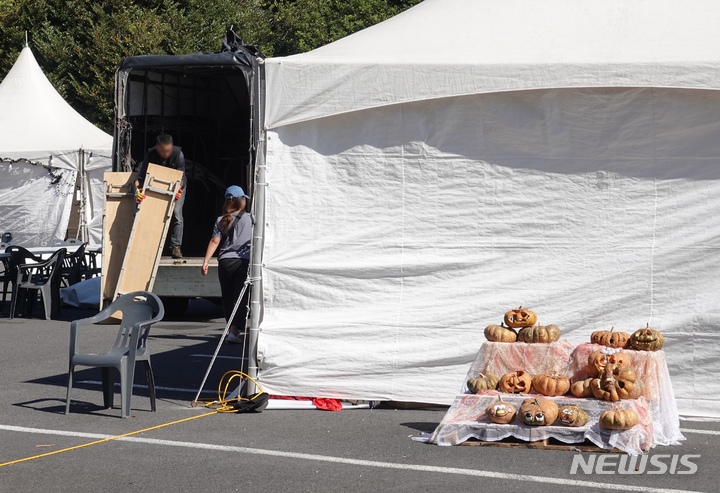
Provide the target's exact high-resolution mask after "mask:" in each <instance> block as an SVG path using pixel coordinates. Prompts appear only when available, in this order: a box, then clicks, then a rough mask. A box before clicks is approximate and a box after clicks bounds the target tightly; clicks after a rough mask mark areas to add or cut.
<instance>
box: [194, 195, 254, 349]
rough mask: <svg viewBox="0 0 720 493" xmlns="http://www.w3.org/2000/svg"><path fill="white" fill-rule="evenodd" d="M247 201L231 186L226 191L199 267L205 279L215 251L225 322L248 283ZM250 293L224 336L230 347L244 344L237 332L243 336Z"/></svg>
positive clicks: (249, 235)
mask: <svg viewBox="0 0 720 493" xmlns="http://www.w3.org/2000/svg"><path fill="white" fill-rule="evenodd" d="M249 198H250V197H248V196H247V195H246V194H245V192H244V191H243V189H242V188H240V187H238V186H237V185H233V186H231V187H229V188H228V189H227V190H226V191H225V204H224V206H223V215H222V216H220V217H218V218H217V221H215V228H214V229H213V233H212V238H210V243H208V246H207V251H206V252H205V260H204V261H203V265H202V275H203V276H206V275H207V273H208V262H210V259H211V258H212V256H213V254H214V253H215V251H216V250H218V278H219V279H220V291H221V292H222V304H223V311H224V312H225V320H226V321H228V322H229V321H230V315H232V311H233V308H234V307H235V302H236V301H237V299H238V296H240V292H241V291H242V288H243V285H244V284H245V280H246V279H247V275H248V266H249V265H250V240H251V239H252V218H251V217H250V214H248V213H246V212H245V207H246V206H247V199H249ZM249 293H250V290H249V289H248V290H246V291H245V296H244V297H243V301H242V303H240V306H239V307H238V310H237V312H236V313H235V317H234V318H233V320H232V322H231V324H230V333H229V334H228V336H227V341H228V342H230V343H239V342H242V340H243V337H242V336H241V335H240V329H242V333H243V334H244V333H245V319H246V318H247V305H248V303H247V300H248V295H249Z"/></svg>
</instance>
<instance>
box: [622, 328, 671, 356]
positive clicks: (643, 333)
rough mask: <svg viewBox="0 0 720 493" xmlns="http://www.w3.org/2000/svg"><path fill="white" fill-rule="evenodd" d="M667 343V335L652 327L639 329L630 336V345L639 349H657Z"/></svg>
mask: <svg viewBox="0 0 720 493" xmlns="http://www.w3.org/2000/svg"><path fill="white" fill-rule="evenodd" d="M664 344H665V337H663V335H662V334H661V333H660V332H658V331H657V330H655V329H653V328H651V327H650V324H647V327H645V328H644V329H638V330H636V331H635V332H633V335H632V336H630V345H631V346H632V347H633V349H636V350H638V351H657V350H659V349H662V347H663V345H664Z"/></svg>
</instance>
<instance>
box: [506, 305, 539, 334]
mask: <svg viewBox="0 0 720 493" xmlns="http://www.w3.org/2000/svg"><path fill="white" fill-rule="evenodd" d="M535 323H537V314H536V313H535V312H534V311H532V310H528V309H527V308H523V307H522V306H521V307H520V308H518V309H517V310H510V311H509V312H507V313H505V325H507V326H508V327H512V328H513V329H520V328H522V327H531V326H533V325H535Z"/></svg>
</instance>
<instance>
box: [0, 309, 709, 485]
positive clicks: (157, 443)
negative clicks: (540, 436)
mask: <svg viewBox="0 0 720 493" xmlns="http://www.w3.org/2000/svg"><path fill="white" fill-rule="evenodd" d="M6 308H7V307H6ZM90 314H91V312H83V311H80V310H65V311H64V312H63V318H65V319H66V320H71V319H73V318H82V317H84V316H88V315H90ZM219 317H220V313H219V312H218V310H217V308H216V307H214V306H213V305H211V304H209V303H204V302H203V303H201V302H194V303H193V309H192V313H191V315H190V316H189V317H185V319H184V320H182V321H181V320H175V321H172V320H171V321H164V322H162V323H160V324H157V325H156V326H155V327H154V328H153V330H152V332H151V336H150V342H149V344H150V347H151V349H152V351H153V367H154V368H155V372H156V376H155V379H156V385H157V386H159V387H160V389H159V390H158V411H157V412H156V413H152V412H150V402H149V399H148V394H147V391H146V389H144V388H143V387H142V385H144V384H145V381H144V373H143V372H141V371H138V372H137V374H136V375H137V376H136V384H137V385H138V386H139V387H138V388H137V389H136V392H135V395H134V397H133V401H132V417H131V418H129V419H121V418H120V417H119V416H120V409H119V404H120V402H119V401H120V398H119V395H116V398H115V406H116V407H115V408H114V409H109V410H108V409H102V405H101V404H102V393H101V392H100V387H99V385H97V384H96V383H93V382H96V381H98V380H99V379H100V375H99V371H98V370H93V369H86V370H80V371H79V372H77V373H76V382H85V383H79V384H78V385H77V386H76V388H75V390H74V393H73V405H72V408H71V414H69V415H65V414H64V408H65V401H64V399H65V385H66V378H67V376H66V371H67V359H68V352H67V347H68V338H69V323H68V322H67V321H44V320H37V319H32V320H28V319H14V320H8V319H7V318H0V337H1V338H2V339H1V340H2V343H1V344H0V389H2V392H1V393H0V395H1V396H2V399H1V400H0V463H6V462H10V461H14V460H17V459H22V458H26V457H32V456H36V455H39V454H45V453H49V452H53V451H57V450H61V449H64V448H68V447H74V446H78V445H83V444H86V443H90V442H93V441H97V440H100V439H103V438H105V437H111V436H116V435H120V434H125V433H129V432H133V431H136V430H142V429H146V428H149V427H153V426H156V425H160V424H164V423H168V422H172V421H175V420H181V419H184V418H190V417H198V416H201V415H202V414H204V413H206V412H207V411H206V410H205V409H202V408H192V407H190V405H189V403H190V401H191V400H192V398H193V397H194V394H193V392H192V391H193V390H196V389H197V387H198V385H199V384H200V381H201V379H202V376H203V373H204V371H205V369H206V367H207V364H208V362H209V358H208V356H209V355H211V354H212V352H213V350H214V349H215V346H216V344H217V340H218V338H219V337H220V334H221V332H222V321H221V320H220V318H219ZM115 330H116V328H115V327H113V326H99V327H95V328H92V329H91V330H89V331H88V332H87V333H85V334H84V336H85V337H84V339H83V341H84V343H85V345H84V346H83V349H88V350H93V349H102V348H103V347H108V346H109V345H110V344H111V342H112V340H113V338H114V334H115ZM239 352H240V347H239V346H225V347H223V349H222V350H221V353H220V355H221V356H223V358H221V359H219V360H218V362H217V364H216V367H215V369H214V370H213V372H212V374H211V376H210V379H209V382H212V385H211V386H214V385H215V383H216V382H217V380H218V379H219V377H220V375H221V374H222V373H224V371H226V370H230V369H234V367H236V366H237V364H238V360H237V359H232V358H235V357H237V356H239ZM206 396H208V397H209V396H210V395H209V394H206ZM443 415H444V410H442V409H426V410H423V409H415V410H408V409H390V408H384V409H372V410H361V409H354V410H344V411H341V412H336V413H332V412H322V411H309V410H301V411H281V410H275V411H272V410H267V411H265V412H263V413H261V414H244V415H236V414H212V415H208V416H202V417H198V418H197V419H194V420H191V421H186V422H183V423H179V424H175V425H172V426H168V427H164V428H160V429H156V430H152V431H147V432H145V433H142V434H138V435H133V436H131V437H128V438H125V439H122V440H113V441H107V442H102V443H98V444H95V445H91V446H88V447H83V448H78V449H75V450H70V451H66V452H61V453H59V454H56V455H51V456H47V457H42V458H37V459H33V460H29V461H25V462H20V463H16V464H11V465H7V466H3V467H0V492H25V491H29V492H35V491H43V492H45V491H53V492H64V491H78V492H85V491H87V492H121V491H129V490H132V491H140V492H144V491H148V492H169V491H173V492H185V491H267V492H291V491H292V492H294V491H312V492H325V491H327V492H333V493H337V492H341V491H353V492H354V491H362V492H364V491H373V492H386V491H388V492H390V491H403V492H404V491H441V492H444V491H457V492H465V491H468V492H469V491H473V492H477V491H481V492H486V491H487V492H508V493H509V492H524V493H525V492H527V491H536V492H545V491H552V492H553V493H565V492H567V493H571V492H572V493H577V492H579V491H580V492H581V491H589V492H591V491H648V492H658V493H667V492H668V491H702V492H718V491H720V481H719V480H720V474H719V469H718V468H716V465H715V464H716V461H717V460H718V458H720V424H719V423H717V422H701V421H683V422H682V423H681V427H682V428H683V430H693V431H685V436H686V437H687V440H686V441H685V442H683V444H682V445H680V446H673V447H657V448H655V449H653V450H652V452H651V456H655V455H659V454H694V455H699V456H700V457H699V458H693V459H692V461H693V462H694V463H696V464H697V466H698V471H697V473H696V474H693V475H677V474H669V473H666V474H647V473H645V474H641V475H631V476H628V475H617V474H615V475H612V474H605V475H599V474H584V473H583V472H582V471H579V473H578V474H575V475H572V474H570V469H571V464H572V461H573V457H574V456H575V455H576V453H574V452H570V451H555V450H531V449H510V448H499V447H438V446H434V445H427V444H423V443H418V442H415V441H412V440H411V438H410V437H411V436H418V435H420V433H422V432H431V431H432V430H433V429H434V428H435V426H436V425H437V423H438V422H439V421H440V420H441V419H442V417H443ZM664 462H666V463H668V464H669V463H670V459H664Z"/></svg>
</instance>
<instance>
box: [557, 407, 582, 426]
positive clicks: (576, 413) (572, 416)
mask: <svg viewBox="0 0 720 493" xmlns="http://www.w3.org/2000/svg"><path fill="white" fill-rule="evenodd" d="M558 418H559V419H558V421H559V422H560V423H561V424H563V425H565V426H585V425H586V424H587V423H588V421H590V416H588V413H586V412H585V411H583V410H582V409H580V408H579V407H577V406H563V407H561V408H560V410H559V411H558Z"/></svg>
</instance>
